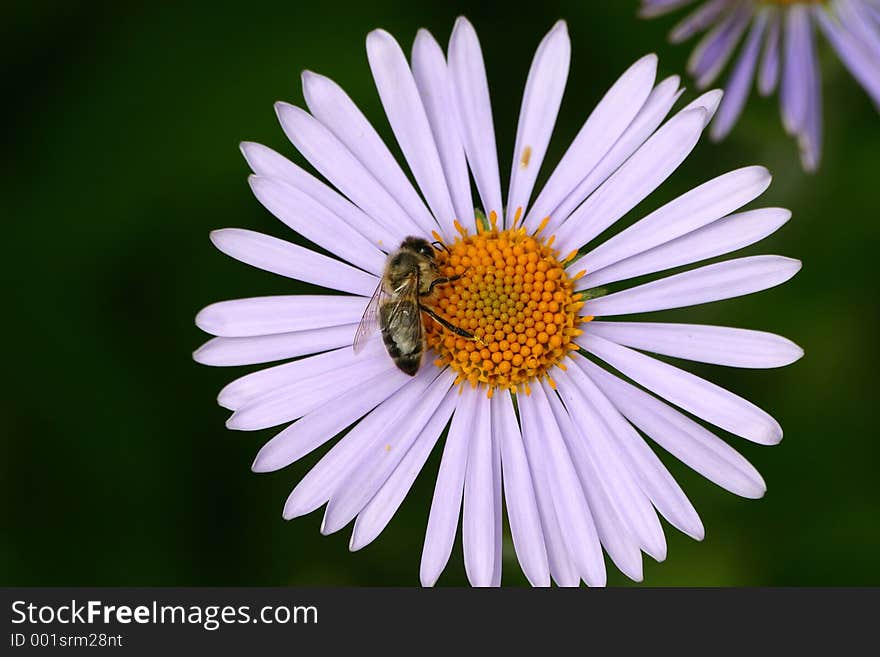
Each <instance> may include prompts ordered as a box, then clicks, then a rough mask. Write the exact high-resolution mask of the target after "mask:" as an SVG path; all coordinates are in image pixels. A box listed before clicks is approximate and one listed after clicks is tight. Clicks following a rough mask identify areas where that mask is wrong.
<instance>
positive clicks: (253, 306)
mask: <svg viewBox="0 0 880 657" xmlns="http://www.w3.org/2000/svg"><path fill="white" fill-rule="evenodd" d="M367 301H369V299H367V298H365V297H349V296H330V295H312V294H294V295H284V296H274V297H252V298H250V299H234V300H232V301H219V302H218V303H212V304H211V305H210V306H207V307H206V308H204V309H202V311H201V312H200V313H199V314H198V315H196V326H198V327H199V328H200V329H202V330H203V331H205V332H206V333H210V334H211V335H217V336H220V337H224V338H242V337H248V336H252V335H270V334H274V333H290V332H291V331H305V330H307V329H314V328H323V327H327V326H339V325H341V324H357V323H358V322H359V321H360V320H361V317H362V316H363V314H364V308H365V307H366V305H367Z"/></svg>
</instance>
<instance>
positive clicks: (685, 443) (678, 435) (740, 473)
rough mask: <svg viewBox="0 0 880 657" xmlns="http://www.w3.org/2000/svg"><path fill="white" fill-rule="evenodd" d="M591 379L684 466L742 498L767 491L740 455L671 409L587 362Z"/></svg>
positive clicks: (759, 477) (760, 479)
mask: <svg viewBox="0 0 880 657" xmlns="http://www.w3.org/2000/svg"><path fill="white" fill-rule="evenodd" d="M586 369H587V371H588V372H589V374H590V376H591V377H593V379H594V380H595V381H596V382H597V383H598V384H599V385H600V386H601V387H602V390H603V391H604V392H605V393H606V394H607V395H608V397H609V398H610V399H611V401H612V402H613V403H614V405H615V406H616V407H617V408H618V409H619V410H620V412H621V413H623V414H624V415H625V416H626V417H627V418H628V419H629V420H630V422H632V423H633V424H635V425H636V426H637V427H638V428H639V429H641V430H642V431H644V432H645V434H647V435H648V436H650V437H651V438H652V439H653V440H654V441H655V442H656V443H657V444H658V445H660V446H661V447H662V448H663V449H665V450H666V451H667V452H669V453H670V454H672V455H673V456H674V457H675V458H677V459H678V460H680V461H681V462H682V463H684V464H685V465H688V466H690V467H691V468H693V469H694V470H695V471H697V472H699V473H700V474H701V475H703V476H704V477H706V478H707V479H709V480H710V481H713V482H715V483H716V484H718V485H719V486H721V487H722V488H724V489H725V490H728V491H730V492H731V493H734V494H735V495H740V496H742V497H749V498H759V497H762V496H763V495H764V492H765V491H766V490H767V487H766V485H765V484H764V480H763V479H762V478H761V475H760V474H759V473H758V471H757V470H755V468H754V467H753V466H752V465H751V464H750V463H749V462H748V461H746V459H744V458H743V457H742V456H741V455H740V454H739V452H737V451H736V450H734V449H733V448H731V447H730V446H729V445H728V444H727V443H725V442H724V441H723V440H721V439H720V438H718V437H717V436H715V435H714V434H713V433H711V432H710V431H708V430H706V429H704V428H703V427H702V426H700V425H699V424H697V423H696V422H694V421H693V420H691V419H689V418H687V417H686V416H685V415H683V414H682V413H679V412H678V411H676V410H675V409H674V408H672V407H671V406H668V405H667V404H664V403H663V402H662V401H660V400H659V399H657V398H656V397H654V396H653V395H649V394H648V393H646V392H644V391H642V390H639V389H638V388H636V387H635V386H633V385H630V384H629V383H626V382H625V381H622V380H620V379H619V378H617V377H616V376H614V375H613V374H610V373H608V372H606V371H605V370H603V369H602V368H601V367H598V366H597V365H595V364H593V363H589V362H587V364H586Z"/></svg>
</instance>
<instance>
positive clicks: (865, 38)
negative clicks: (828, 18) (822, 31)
mask: <svg viewBox="0 0 880 657" xmlns="http://www.w3.org/2000/svg"><path fill="white" fill-rule="evenodd" d="M834 9H835V11H836V14H837V17H838V19H839V20H840V23H841V25H842V26H843V28H844V29H845V30H846V31H847V32H849V33H850V35H852V37H854V38H856V39H858V40H859V41H860V42H861V44H862V46H863V47H864V48H865V49H866V50H867V51H868V52H869V53H870V56H871V57H872V58H873V60H874V61H875V62H878V63H880V26H878V25H876V24H875V23H874V18H873V17H872V16H871V14H870V10H869V9H868V7H867V5H865V4H864V2H863V0H856V1H853V0H836V1H835V2H834Z"/></svg>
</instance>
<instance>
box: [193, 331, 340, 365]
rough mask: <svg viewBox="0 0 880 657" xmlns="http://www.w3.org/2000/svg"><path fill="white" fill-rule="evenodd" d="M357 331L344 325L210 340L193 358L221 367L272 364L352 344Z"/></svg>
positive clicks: (199, 361) (202, 362)
mask: <svg viewBox="0 0 880 657" xmlns="http://www.w3.org/2000/svg"><path fill="white" fill-rule="evenodd" d="M356 331H357V325H355V324H344V325H342V326H334V327H331V328H320V329H312V330H310V331H297V332H295V333H279V334H277V335H257V336H253V337H249V338H211V339H210V340H208V341H207V342H206V343H205V344H203V345H202V346H201V347H199V348H198V349H197V350H196V351H195V353H193V359H194V360H195V361H196V362H197V363H201V364H202V365H214V366H220V367H230V366H235V365H257V364H259V363H271V362H272V361H275V360H284V359H287V358H296V357H297V356H305V355H307V354H314V353H318V352H321V351H327V350H328V349H337V348H338V347H342V346H345V345H349V344H351V341H352V338H353V337H354V334H355V332H356Z"/></svg>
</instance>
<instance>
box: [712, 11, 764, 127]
mask: <svg viewBox="0 0 880 657" xmlns="http://www.w3.org/2000/svg"><path fill="white" fill-rule="evenodd" d="M766 24H767V17H766V14H764V13H759V14H758V15H757V17H755V20H754V22H753V23H752V28H751V30H750V31H749V36H748V37H747V38H746V43H745V45H744V46H743V50H742V53H740V56H739V59H738V60H737V62H736V66H734V68H733V73H731V75H730V80H729V81H728V83H727V86H726V87H725V93H724V100H723V101H721V107H720V108H719V110H718V115H717V116H716V117H715V122H714V123H713V124H712V129H711V131H710V135H711V137H712V139H714V140H716V141H719V140H721V139H723V138H724V137H726V136H727V135H728V133H729V132H730V130H731V129H732V128H733V125H734V123H736V120H737V119H738V118H739V115H740V113H742V110H743V107H745V104H746V99H747V98H748V97H749V92H750V91H751V89H752V81H753V80H754V77H755V67H756V66H757V64H758V53H759V52H760V49H761V38H762V37H763V36H764V28H765V26H766Z"/></svg>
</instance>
